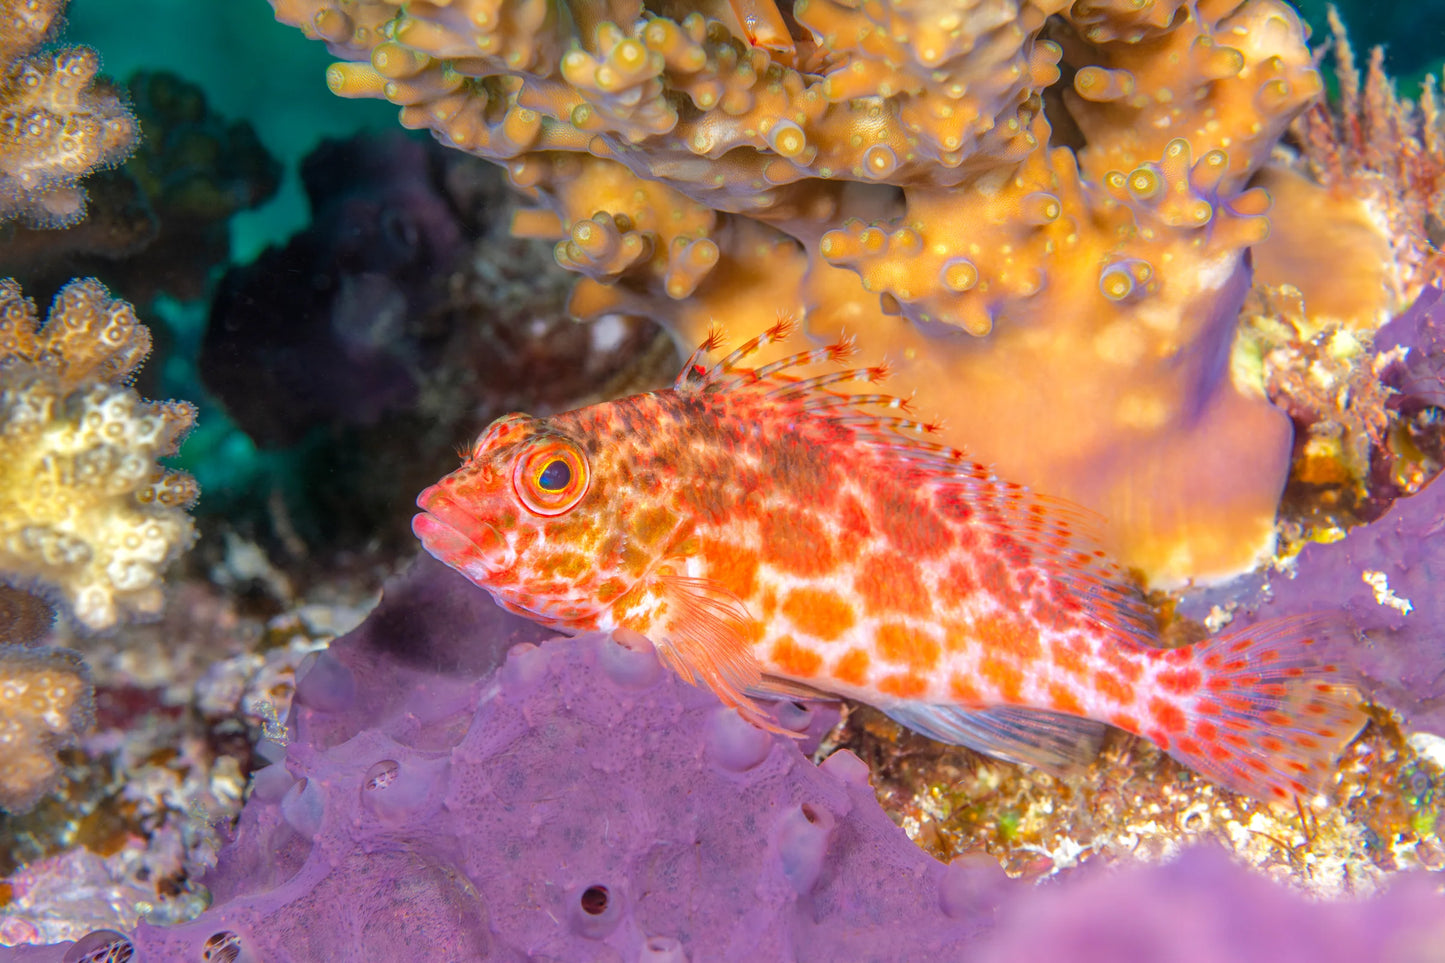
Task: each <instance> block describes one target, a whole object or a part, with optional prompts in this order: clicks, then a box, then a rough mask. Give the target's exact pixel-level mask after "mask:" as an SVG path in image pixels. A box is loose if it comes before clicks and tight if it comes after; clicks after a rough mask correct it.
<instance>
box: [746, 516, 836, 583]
mask: <svg viewBox="0 0 1445 963" xmlns="http://www.w3.org/2000/svg"><path fill="white" fill-rule="evenodd" d="M761 525H762V534H763V545H764V551H765V552H766V555H767V559H768V561H769V563H771V564H772V565H773V566H775V567H776V568H778V569H779V570H781V571H783V572H786V573H788V574H789V575H797V576H801V577H803V578H807V577H810V576H814V577H815V576H819V575H823V574H825V573H827V572H831V571H832V570H833V569H834V568H835V567H836V565H837V559H836V555H835V553H834V551H833V543H832V541H831V540H830V539H829V538H828V536H827V534H826V533H825V532H824V531H823V529H822V527H821V526H820V525H819V524H818V522H817V521H816V520H815V519H814V518H813V517H812V516H811V515H807V514H804V513H803V512H800V511H797V510H796V509H792V508H778V509H775V510H774V511H771V512H768V513H767V514H765V515H764V516H763V517H762V521H761Z"/></svg>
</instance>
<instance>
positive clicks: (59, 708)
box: [0, 645, 91, 813]
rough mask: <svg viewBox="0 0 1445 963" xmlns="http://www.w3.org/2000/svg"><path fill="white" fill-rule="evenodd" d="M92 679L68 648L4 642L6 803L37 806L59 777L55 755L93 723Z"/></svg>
mask: <svg viewBox="0 0 1445 963" xmlns="http://www.w3.org/2000/svg"><path fill="white" fill-rule="evenodd" d="M90 698H91V690H90V678H89V676H88V674H87V673H86V670H85V664H84V663H83V662H81V661H80V656H78V655H76V654H75V653H74V652H71V651H70V650H68V649H52V648H27V647H25V646H21V645H4V646H0V807H3V808H4V809H6V810H9V811H10V812H12V813H13V812H21V811H24V810H26V809H29V808H30V807H31V806H33V805H34V804H35V802H36V800H38V799H39V798H40V797H41V796H42V795H43V794H44V793H45V792H46V791H47V790H49V789H50V787H51V786H52V785H53V784H54V782H55V780H56V779H57V778H58V776H59V771H60V764H59V762H58V761H57V760H56V758H55V753H56V751H57V750H58V749H61V748H63V747H65V746H67V745H71V744H73V743H74V742H75V740H76V739H77V738H78V737H79V735H80V734H81V733H82V732H84V731H85V729H86V728H87V727H89V725H90V718H91V705H90Z"/></svg>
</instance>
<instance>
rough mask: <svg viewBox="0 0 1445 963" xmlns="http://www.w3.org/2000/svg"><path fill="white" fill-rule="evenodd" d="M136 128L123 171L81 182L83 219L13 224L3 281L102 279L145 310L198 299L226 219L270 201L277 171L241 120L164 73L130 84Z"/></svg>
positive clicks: (3, 257)
mask: <svg viewBox="0 0 1445 963" xmlns="http://www.w3.org/2000/svg"><path fill="white" fill-rule="evenodd" d="M126 91H127V93H128V94H129V97H130V105H131V109H132V110H133V111H134V112H135V116H136V119H137V121H138V122H139V128H140V134H141V136H140V139H139V144H138V145H137V147H136V150H135V152H134V153H133V154H132V155H131V156H130V158H129V159H128V160H127V161H126V162H125V164H124V165H122V166H121V167H118V168H113V169H110V170H104V171H98V172H96V173H93V174H90V175H89V176H87V177H86V179H85V187H86V190H87V191H88V192H89V194H90V205H89V207H88V209H87V214H86V217H85V220H83V221H81V222H80V223H78V224H75V225H73V226H71V227H69V228H67V229H66V230H64V231H56V230H49V229H41V228H31V227H23V226H18V225H13V224H12V225H10V226H9V227H7V228H6V230H5V231H4V233H3V234H0V274H4V275H10V276H12V277H18V278H22V279H23V281H24V283H25V285H26V287H27V288H31V289H36V288H39V289H42V290H58V289H59V288H60V287H61V286H62V285H63V284H64V282H65V281H66V280H68V279H69V278H72V277H77V276H80V277H84V276H88V275H92V274H95V275H101V276H103V277H104V278H105V279H106V283H107V284H109V285H110V286H111V288H112V289H113V290H115V291H117V292H118V293H119V294H120V296H122V297H124V298H125V299H126V300H129V301H131V302H132V303H135V304H147V303H149V302H150V301H151V300H152V299H153V298H154V297H155V295H156V294H157V293H158V292H161V291H164V292H165V293H167V294H169V295H170V296H171V297H174V298H177V299H179V300H182V301H190V300H195V299H198V298H201V297H202V296H204V295H206V294H207V293H208V284H209V283H210V282H211V280H212V277H211V276H212V273H213V272H214V271H215V269H216V267H217V266H218V265H221V264H224V263H225V262H226V261H227V259H228V258H229V256H230V226H231V225H230V219H231V217H232V216H233V215H235V214H237V213H239V212H240V211H243V210H248V209H252V208H256V207H259V206H261V205H262V204H264V203H265V202H266V201H268V200H270V199H271V197H272V196H274V195H275V193H276V189H277V187H278V186H279V185H280V178H281V169H280V164H279V163H278V162H277V161H276V160H275V158H273V157H272V156H271V155H270V154H269V153H267V151H266V149H265V147H263V146H262V145H261V143H260V141H259V140H258V139H257V137H256V132H255V131H254V130H253V129H252V127H251V125H250V124H249V123H248V122H246V121H234V120H229V119H227V118H225V117H223V116H221V115H220V114H219V113H217V112H216V111H215V110H214V109H213V108H212V107H211V106H210V105H209V104H208V103H207V101H206V98H205V95H204V94H203V93H202V91H201V90H200V88H199V87H197V86H195V85H194V84H191V83H188V82H186V81H185V80H182V79H181V78H179V77H177V76H175V75H173V74H169V73H165V72H162V71H157V72H146V71H142V72H138V73H136V74H135V75H134V76H132V77H131V78H130V80H129V81H128V82H127V84H126Z"/></svg>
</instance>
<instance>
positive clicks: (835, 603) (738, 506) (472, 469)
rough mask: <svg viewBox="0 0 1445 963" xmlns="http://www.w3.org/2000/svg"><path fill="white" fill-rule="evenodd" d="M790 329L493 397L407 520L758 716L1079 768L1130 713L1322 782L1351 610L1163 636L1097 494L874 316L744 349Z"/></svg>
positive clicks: (1222, 750)
mask: <svg viewBox="0 0 1445 963" xmlns="http://www.w3.org/2000/svg"><path fill="white" fill-rule="evenodd" d="M796 327H797V324H796V322H795V321H793V320H792V319H790V318H780V320H779V321H778V323H777V324H775V325H773V326H771V327H769V328H768V329H767V330H766V331H764V332H763V333H761V334H759V335H758V336H757V337H754V338H752V339H751V340H748V341H747V342H746V343H744V344H742V345H741V346H740V347H738V348H737V349H736V350H734V351H732V352H731V353H729V354H727V355H726V357H723V358H722V359H721V360H719V361H717V362H716V363H707V359H708V357H709V356H710V355H712V354H713V353H714V352H716V351H717V350H718V349H719V348H720V347H721V346H722V342H723V337H722V334H721V333H720V331H718V330H716V329H714V330H712V331H711V332H710V333H709V335H708V337H707V339H706V340H705V341H704V342H703V343H702V344H701V345H700V346H699V347H698V349H697V350H696V351H695V352H694V353H693V355H692V357H691V358H690V359H689V360H688V361H687V363H686V365H685V366H684V367H683V370H682V372H681V373H680V374H679V375H678V377H677V378H676V380H675V381H674V383H673V384H672V386H671V387H669V388H666V389H663V390H658V391H652V392H648V393H644V394H638V395H634V396H631V397H625V398H620V399H618V400H615V401H610V402H605V403H601V404H595V405H591V406H588V407H583V408H579V409H577V410H574V411H568V412H563V413H560V414H556V415H552V416H549V417H540V418H538V417H532V416H529V415H526V414H521V413H513V414H509V415H505V416H503V417H501V418H499V419H497V420H496V421H494V422H493V423H492V424H491V425H490V426H488V427H487V428H486V430H485V431H483V432H482V433H481V435H480V436H479V437H477V438H476V440H475V441H474V442H473V443H472V444H471V445H470V447H469V448H467V449H466V450H465V451H464V452H463V453H462V457H463V464H462V466H461V467H460V468H459V469H457V470H456V471H454V472H452V473H451V474H449V475H447V476H446V477H444V478H442V479H441V480H440V481H439V482H437V483H436V484H434V485H432V486H430V487H428V488H427V489H426V490H425V491H423V492H422V493H421V494H420V496H419V497H418V499H417V506H418V508H420V509H421V511H420V512H419V513H418V514H417V515H416V516H415V518H414V519H413V522H412V528H413V531H414V532H415V534H416V536H417V537H418V538H419V539H420V541H421V543H422V545H423V547H424V548H425V549H426V551H428V552H430V553H431V554H432V555H433V556H435V557H436V558H438V559H440V560H441V561H443V562H445V563H446V564H447V565H449V566H451V567H452V568H454V569H455V570H457V571H458V572H460V573H461V574H462V575H464V576H465V577H466V578H468V579H469V580H471V581H472V582H473V583H475V584H476V585H478V586H481V587H482V588H484V589H486V590H487V591H488V592H490V593H491V594H492V596H493V597H494V598H495V599H496V601H497V602H498V604H499V605H501V606H502V607H503V608H505V609H507V610H509V611H511V612H514V613H517V614H520V615H523V616H526V617H527V618H530V619H532V620H534V621H536V622H539V623H542V624H544V625H547V626H552V627H555V628H557V629H559V630H561V631H563V632H567V633H574V634H575V633H580V632H586V631H594V630H596V631H611V632H614V633H616V635H617V637H618V638H631V637H634V636H637V635H640V636H643V637H645V638H646V639H647V640H649V641H650V642H651V643H652V645H653V646H654V647H655V648H656V650H657V652H658V653H659V656H660V657H661V659H662V660H663V662H664V663H665V664H666V665H668V666H669V667H670V668H671V669H672V670H673V671H675V672H676V673H677V674H678V675H679V676H681V677H682V678H683V679H685V680H686V681H688V682H690V683H692V684H695V685H697V684H701V685H706V686H708V687H709V688H711V689H712V690H713V692H715V693H716V694H717V696H718V698H719V699H720V700H721V701H722V703H723V704H724V705H727V706H731V707H733V708H735V709H736V710H737V711H738V712H739V713H740V714H741V715H742V716H744V717H745V718H747V719H748V720H749V721H751V722H753V723H754V724H756V725H759V726H761V727H763V728H772V729H775V730H776V729H777V728H778V727H777V726H776V725H775V724H774V723H773V722H772V719H771V717H770V716H769V715H768V713H767V712H766V710H765V708H764V706H763V702H764V701H765V700H768V699H806V698H840V697H841V698H846V699H851V700H856V701H858V702H863V703H867V704H869V705H871V706H874V707H876V708H877V709H879V710H881V711H882V712H884V713H885V714H887V715H888V716H889V717H891V718H892V719H894V720H896V721H898V722H899V723H901V724H902V725H904V726H907V727H909V728H911V729H914V730H916V731H918V732H920V733H923V734H924V735H926V736H929V737H931V738H933V739H936V740H940V741H943V742H946V743H951V744H955V745H962V746H967V747H970V748H972V749H975V750H978V751H980V752H983V753H985V754H987V755H990V756H994V757H998V758H1001V759H1005V760H1008V761H1012V762H1017V763H1023V764H1027V765H1032V766H1038V767H1043V768H1045V769H1049V770H1053V771H1068V770H1070V769H1073V768H1076V767H1078V766H1080V765H1083V764H1086V763H1087V762H1088V760H1089V759H1090V758H1092V755H1093V753H1094V752H1095V751H1096V750H1097V747H1098V745H1099V742H1100V740H1101V738H1102V736H1103V735H1104V734H1105V733H1106V732H1107V730H1108V727H1110V726H1114V727H1117V728H1119V729H1123V730H1125V731H1126V732H1129V733H1133V734H1134V735H1137V736H1139V737H1142V738H1143V739H1147V740H1148V741H1150V742H1152V743H1154V744H1155V745H1157V746H1158V747H1159V748H1160V749H1162V750H1164V751H1165V752H1167V753H1169V754H1170V755H1171V756H1173V757H1174V758H1175V759H1177V760H1178V761H1180V762H1182V763H1183V764H1184V765H1186V766H1188V767H1190V768H1192V769H1194V770H1195V771H1197V772H1199V773H1201V774H1203V775H1204V776H1205V777H1207V778H1208V779H1210V780H1212V781H1214V782H1216V783H1218V784H1219V785H1221V786H1224V787H1226V788H1228V789H1230V790H1233V791H1236V792H1239V793H1243V794H1246V795H1250V796H1253V797H1256V798H1259V799H1264V800H1268V801H1278V802H1288V801H1291V800H1297V799H1299V798H1303V797H1309V796H1312V795H1313V794H1314V793H1316V792H1318V791H1320V789H1321V788H1322V786H1323V785H1324V784H1325V781H1326V779H1327V778H1328V776H1329V775H1330V773H1331V771H1332V766H1333V764H1334V760H1335V759H1336V757H1337V756H1338V754H1339V753H1340V752H1341V751H1342V750H1343V748H1344V747H1345V746H1346V745H1347V744H1348V743H1349V742H1350V741H1351V740H1352V739H1353V738H1354V736H1355V735H1357V734H1358V732H1359V730H1360V729H1361V727H1362V726H1363V725H1364V722H1365V716H1364V713H1363V710H1362V708H1361V704H1360V699H1359V697H1358V695H1357V693H1356V691H1355V688H1354V686H1353V683H1352V680H1351V678H1350V676H1349V673H1348V672H1347V671H1346V669H1345V668H1344V667H1343V666H1342V665H1340V664H1337V663H1336V662H1332V661H1329V658H1328V654H1327V653H1328V652H1330V651H1336V650H1337V646H1338V644H1339V643H1340V642H1341V641H1342V639H1343V640H1344V641H1348V639H1347V638H1344V637H1345V636H1347V635H1348V634H1349V632H1350V628H1349V625H1348V623H1347V622H1344V621H1343V617H1342V616H1336V615H1334V614H1331V613H1323V614H1313V615H1307V616H1301V617H1291V618H1285V619H1277V620H1274V621H1270V622H1264V623H1257V624H1252V625H1249V626H1245V627H1242V628H1239V629H1235V630H1232V631H1230V632H1227V633H1224V634H1220V635H1216V636H1213V637H1210V638H1207V639H1205V640H1203V641H1201V642H1198V643H1195V644H1193V645H1186V646H1179V647H1173V648H1169V647H1164V646H1162V645H1161V642H1160V638H1159V629H1158V626H1157V620H1156V617H1155V613H1154V611H1153V609H1152V608H1151V607H1150V606H1149V605H1148V604H1147V603H1146V600H1145V598H1144V596H1143V594H1142V592H1141V590H1140V589H1139V587H1138V585H1137V584H1136V583H1135V582H1134V581H1133V580H1132V579H1131V578H1130V576H1129V574H1128V573H1127V572H1125V571H1124V570H1123V569H1121V567H1120V566H1119V565H1118V564H1117V563H1115V562H1113V561H1111V560H1110V559H1109V557H1108V556H1107V555H1106V553H1105V552H1103V551H1102V550H1101V549H1099V548H1098V547H1097V544H1098V536H1097V528H1098V520H1097V519H1096V518H1094V517H1093V516H1092V515H1091V514H1090V513H1089V512H1088V511H1086V510H1085V509H1083V508H1081V507H1078V506H1076V505H1074V504H1072V503H1070V502H1068V501H1066V500H1064V499H1061V498H1056V497H1052V496H1049V495H1047V494H1043V493H1037V492H1034V491H1032V490H1031V489H1029V488H1027V487H1025V486H1023V485H1021V484H1017V483H1013V482H1010V481H1007V480H1004V479H1001V478H999V477H997V476H996V475H995V473H994V472H993V471H992V470H991V469H989V468H988V467H987V466H985V465H983V464H980V463H978V462H975V461H971V460H970V459H969V458H968V456H967V455H966V454H964V453H963V452H961V451H959V450H957V449H955V448H952V447H950V446H947V445H944V444H941V443H938V442H936V441H934V440H932V437H931V436H933V435H934V434H935V433H936V432H937V429H938V426H937V424H936V423H929V422H922V421H919V420H917V419H916V417H914V413H913V411H912V406H911V403H910V401H909V400H908V399H904V398H900V397H897V396H894V395H890V394H887V393H883V392H880V391H877V390H874V387H875V386H876V385H877V384H878V383H879V382H881V381H882V380H883V379H884V378H886V377H887V375H888V369H887V366H886V365H875V366H871V367H847V366H846V361H847V360H848V359H849V358H850V357H851V356H852V355H853V354H854V353H855V351H856V348H855V347H854V345H853V343H852V341H850V340H849V339H846V338H845V339H842V340H839V341H837V342H835V343H832V344H829V345H824V346H822V347H813V348H808V349H806V350H802V351H797V352H794V353H792V354H789V355H787V356H786V357H783V358H781V359H780V360H777V361H773V362H771V363H768V364H762V365H758V366H754V367H749V366H747V365H746V364H745V362H747V360H748V359H749V358H750V357H753V356H755V355H757V354H758V353H759V352H760V351H761V350H762V349H763V348H764V347H766V346H767V345H770V344H774V343H779V342H784V341H786V340H787V339H788V338H789V337H790V336H791V335H792V334H793V333H794V331H795V329H796ZM820 366H821V367H823V368H824V369H825V373H823V374H814V375H810V376H806V377H804V376H802V373H803V372H804V369H807V370H809V371H814V370H818V368H819V367H820ZM1332 646H1334V647H1335V648H1332Z"/></svg>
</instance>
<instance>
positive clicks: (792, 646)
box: [772, 635, 823, 678]
mask: <svg viewBox="0 0 1445 963" xmlns="http://www.w3.org/2000/svg"><path fill="white" fill-rule="evenodd" d="M772 661H773V665H774V666H776V667H777V669H778V671H779V672H781V673H782V674H783V675H790V676H800V677H802V678H811V677H812V676H815V675H817V674H818V670H819V669H820V668H822V667H823V660H822V659H821V658H819V656H818V653H816V652H814V651H813V650H812V649H805V648H803V647H802V646H800V645H798V644H797V643H796V642H794V641H793V640H792V638H791V637H790V636H786V635H785V636H783V637H782V638H780V639H778V641H776V642H774V643H773V650H772Z"/></svg>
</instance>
